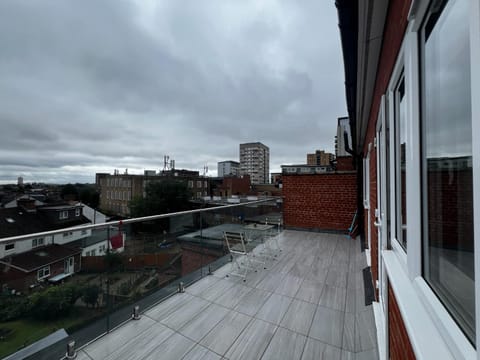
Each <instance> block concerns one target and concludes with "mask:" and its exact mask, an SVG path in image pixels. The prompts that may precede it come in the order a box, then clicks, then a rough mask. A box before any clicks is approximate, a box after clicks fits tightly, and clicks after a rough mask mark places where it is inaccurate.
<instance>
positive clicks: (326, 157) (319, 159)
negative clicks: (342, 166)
mask: <svg viewBox="0 0 480 360" xmlns="http://www.w3.org/2000/svg"><path fill="white" fill-rule="evenodd" d="M334 159H335V155H333V154H332V153H327V152H325V151H324V150H315V152H314V153H312V154H307V165H319V166H330V165H331V164H332V162H333V160H334Z"/></svg>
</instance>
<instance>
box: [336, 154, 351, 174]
mask: <svg viewBox="0 0 480 360" xmlns="http://www.w3.org/2000/svg"><path fill="white" fill-rule="evenodd" d="M353 161H354V159H353V157H351V156H338V157H337V171H353V170H355V168H354V166H353Z"/></svg>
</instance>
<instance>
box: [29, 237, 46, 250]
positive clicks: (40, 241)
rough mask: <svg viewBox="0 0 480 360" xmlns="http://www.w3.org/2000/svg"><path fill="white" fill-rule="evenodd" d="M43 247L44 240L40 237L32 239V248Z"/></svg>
mask: <svg viewBox="0 0 480 360" xmlns="http://www.w3.org/2000/svg"><path fill="white" fill-rule="evenodd" d="M43 245H45V238H43V237H40V238H35V239H32V248H36V247H39V246H43Z"/></svg>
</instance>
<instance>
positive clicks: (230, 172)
mask: <svg viewBox="0 0 480 360" xmlns="http://www.w3.org/2000/svg"><path fill="white" fill-rule="evenodd" d="M239 167H240V163H239V162H237V161H232V160H228V161H220V162H219V163H218V171H217V176H218V177H225V176H237V175H238V170H239Z"/></svg>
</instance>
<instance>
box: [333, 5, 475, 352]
mask: <svg viewBox="0 0 480 360" xmlns="http://www.w3.org/2000/svg"><path fill="white" fill-rule="evenodd" d="M336 6H337V8H338V14H339V27H340V33H341V39H342V48H343V55H344V63H345V78H346V79H345V85H346V98H347V106H348V113H349V119H350V126H351V133H352V150H353V153H354V157H355V161H356V166H357V170H358V174H359V177H358V185H359V194H358V197H357V208H358V210H359V215H360V220H361V227H362V235H363V238H364V241H365V244H366V246H367V247H368V248H369V251H370V256H371V272H372V277H373V286H374V288H375V296H376V300H377V302H376V304H375V316H376V322H377V333H378V343H379V352H380V358H390V359H415V358H418V359H478V358H480V355H479V354H480V353H479V352H478V351H477V344H479V343H480V331H479V330H478V329H480V321H479V320H480V316H479V315H478V314H480V301H479V299H480V282H478V281H476V280H475V278H476V276H475V273H477V277H478V270H479V268H480V252H478V251H475V250H474V249H475V248H478V245H479V241H480V236H479V234H480V156H479V154H480V121H479V120H478V119H479V118H480V70H479V69H480V67H479V64H480V2H479V1H477V0H448V1H447V0H432V1H428V0H425V1H419V0H390V1H384V0H375V1H369V2H356V1H348V0H337V1H336ZM474 210H476V211H474Z"/></svg>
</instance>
